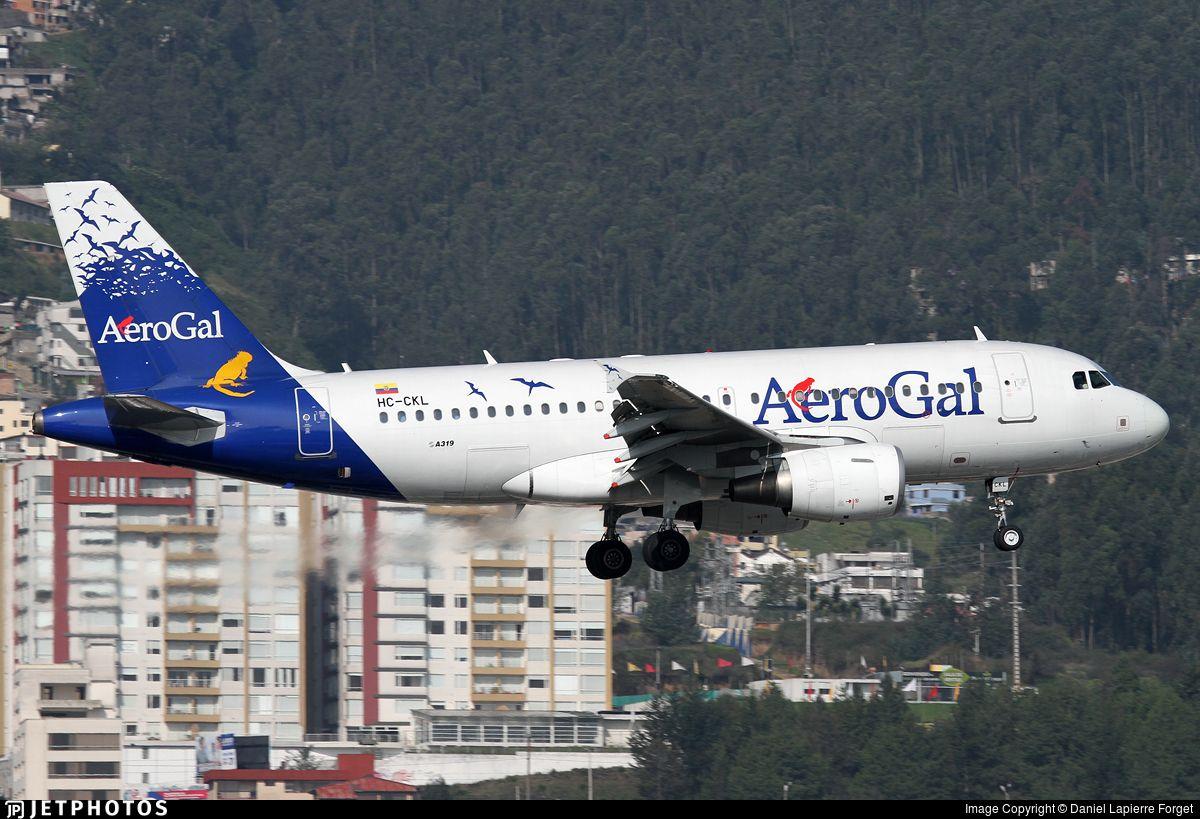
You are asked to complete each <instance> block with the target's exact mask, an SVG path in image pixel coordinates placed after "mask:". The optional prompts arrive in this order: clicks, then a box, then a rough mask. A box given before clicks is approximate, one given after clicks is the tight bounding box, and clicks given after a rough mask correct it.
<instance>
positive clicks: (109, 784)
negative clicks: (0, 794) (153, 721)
mask: <svg viewBox="0 0 1200 819" xmlns="http://www.w3.org/2000/svg"><path fill="white" fill-rule="evenodd" d="M115 665H116V655H115V651H114V647H113V645H112V644H111V643H94V644H90V645H89V646H88V647H87V650H86V651H85V652H84V657H83V662H80V663H30V664H27V665H21V666H18V667H17V669H16V671H15V673H14V674H13V686H12V692H13V708H12V718H13V721H14V723H15V731H14V735H13V745H12V750H11V754H10V758H9V764H10V766H11V771H10V775H11V782H12V791H13V792H12V795H13V796H15V797H16V798H18V799H117V798H120V795H121V790H122V780H121V721H120V720H119V719H118V718H117V714H116V679H115Z"/></svg>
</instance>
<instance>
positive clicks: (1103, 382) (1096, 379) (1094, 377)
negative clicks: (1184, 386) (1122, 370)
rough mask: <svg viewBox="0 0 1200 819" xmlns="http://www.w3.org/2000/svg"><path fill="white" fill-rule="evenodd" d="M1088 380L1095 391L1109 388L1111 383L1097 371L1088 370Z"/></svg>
mask: <svg viewBox="0 0 1200 819" xmlns="http://www.w3.org/2000/svg"><path fill="white" fill-rule="evenodd" d="M1088 378H1089V379H1090V380H1091V382H1092V389H1094V390H1098V389H1100V388H1101V387H1107V386H1109V385H1110V383H1111V382H1110V381H1109V380H1108V379H1107V378H1105V377H1104V375H1103V374H1102V373H1100V372H1099V371H1097V370H1088Z"/></svg>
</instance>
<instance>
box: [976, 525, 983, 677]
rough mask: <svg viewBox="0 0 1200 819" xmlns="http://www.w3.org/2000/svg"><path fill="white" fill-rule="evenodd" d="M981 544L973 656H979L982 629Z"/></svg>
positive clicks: (981, 545) (981, 547) (980, 546)
mask: <svg viewBox="0 0 1200 819" xmlns="http://www.w3.org/2000/svg"><path fill="white" fill-rule="evenodd" d="M983 576H984V568H983V544H982V543H980V544H979V597H978V598H977V599H976V601H975V656H976V657H978V656H979V638H980V636H981V632H982V631H983V626H982V625H981V623H982V618H983Z"/></svg>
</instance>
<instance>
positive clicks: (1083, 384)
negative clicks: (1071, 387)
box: [1071, 370, 1088, 390]
mask: <svg viewBox="0 0 1200 819" xmlns="http://www.w3.org/2000/svg"><path fill="white" fill-rule="evenodd" d="M1071 380H1072V381H1074V382H1075V389H1077V390H1086V389H1087V388H1088V386H1087V373H1085V372H1084V371H1083V370H1079V371H1078V372H1074V373H1071Z"/></svg>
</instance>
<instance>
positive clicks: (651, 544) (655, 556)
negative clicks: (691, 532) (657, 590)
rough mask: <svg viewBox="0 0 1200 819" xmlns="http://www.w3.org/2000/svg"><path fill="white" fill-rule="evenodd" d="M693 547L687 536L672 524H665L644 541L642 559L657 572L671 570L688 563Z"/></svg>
mask: <svg viewBox="0 0 1200 819" xmlns="http://www.w3.org/2000/svg"><path fill="white" fill-rule="evenodd" d="M690 554H691V548H690V547H689V546H688V542H687V538H686V537H684V536H683V535H681V534H680V533H679V530H678V529H676V528H675V527H674V525H671V524H663V528H662V529H659V530H658V531H657V532H651V533H650V534H649V535H648V536H647V537H646V539H645V540H643V541H642V559H643V560H645V561H646V565H647V566H649V567H650V568H651V569H653V570H654V571H656V572H671V571H674V570H675V569H678V568H679V567H680V566H682V565H683V564H684V563H687V561H688V556H689V555H690Z"/></svg>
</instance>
